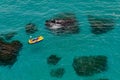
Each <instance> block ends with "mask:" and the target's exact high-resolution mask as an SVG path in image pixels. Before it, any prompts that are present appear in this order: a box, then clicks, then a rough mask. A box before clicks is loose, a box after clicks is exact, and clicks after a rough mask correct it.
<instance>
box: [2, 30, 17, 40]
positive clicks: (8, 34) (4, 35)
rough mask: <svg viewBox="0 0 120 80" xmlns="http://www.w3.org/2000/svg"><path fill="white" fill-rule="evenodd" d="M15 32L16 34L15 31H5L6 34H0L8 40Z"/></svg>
mask: <svg viewBox="0 0 120 80" xmlns="http://www.w3.org/2000/svg"><path fill="white" fill-rule="evenodd" d="M16 34H17V33H16V32H9V33H6V34H1V35H0V36H2V37H3V38H5V39H6V40H10V39H11V38H12V37H14V36H15V35H16Z"/></svg>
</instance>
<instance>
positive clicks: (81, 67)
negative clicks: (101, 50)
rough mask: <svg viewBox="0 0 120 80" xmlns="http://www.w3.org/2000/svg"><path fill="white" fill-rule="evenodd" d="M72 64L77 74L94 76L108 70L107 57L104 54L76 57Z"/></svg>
mask: <svg viewBox="0 0 120 80" xmlns="http://www.w3.org/2000/svg"><path fill="white" fill-rule="evenodd" d="M72 66H73V68H74V70H75V72H76V74H77V75H79V76H92V75H94V74H97V73H101V72H103V71H106V69H107V57H106V56H102V55H98V56H82V57H76V58H74V60H73V64H72Z"/></svg>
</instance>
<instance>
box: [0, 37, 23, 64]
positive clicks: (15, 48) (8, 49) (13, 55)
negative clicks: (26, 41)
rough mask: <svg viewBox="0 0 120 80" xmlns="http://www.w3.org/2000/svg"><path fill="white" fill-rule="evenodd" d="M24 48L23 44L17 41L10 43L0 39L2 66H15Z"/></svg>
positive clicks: (0, 60) (0, 61) (0, 62)
mask: <svg viewBox="0 0 120 80" xmlns="http://www.w3.org/2000/svg"><path fill="white" fill-rule="evenodd" d="M22 46H23V45H22V43H21V42H20V41H17V40H16V41H12V42H11V43H9V42H5V41H4V40H3V39H0V65H4V66H6V65H13V64H14V63H15V62H16V60H17V56H18V54H19V51H20V49H21V48H22Z"/></svg>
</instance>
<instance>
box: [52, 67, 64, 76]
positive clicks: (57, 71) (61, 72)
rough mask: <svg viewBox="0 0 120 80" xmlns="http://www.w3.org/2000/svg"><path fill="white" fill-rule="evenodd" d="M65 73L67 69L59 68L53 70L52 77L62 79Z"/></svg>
mask: <svg viewBox="0 0 120 80" xmlns="http://www.w3.org/2000/svg"><path fill="white" fill-rule="evenodd" d="M64 73H65V69H64V68H57V69H52V70H51V72H50V75H51V76H52V77H56V78H62V76H63V75H64Z"/></svg>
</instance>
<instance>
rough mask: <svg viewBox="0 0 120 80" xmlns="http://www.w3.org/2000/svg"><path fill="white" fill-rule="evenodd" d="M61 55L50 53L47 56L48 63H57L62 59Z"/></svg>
mask: <svg viewBox="0 0 120 80" xmlns="http://www.w3.org/2000/svg"><path fill="white" fill-rule="evenodd" d="M60 59H61V57H58V56H57V55H50V56H49V57H48V58H47V63H48V64H51V65H56V64H57V63H58V62H59V61H60Z"/></svg>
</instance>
